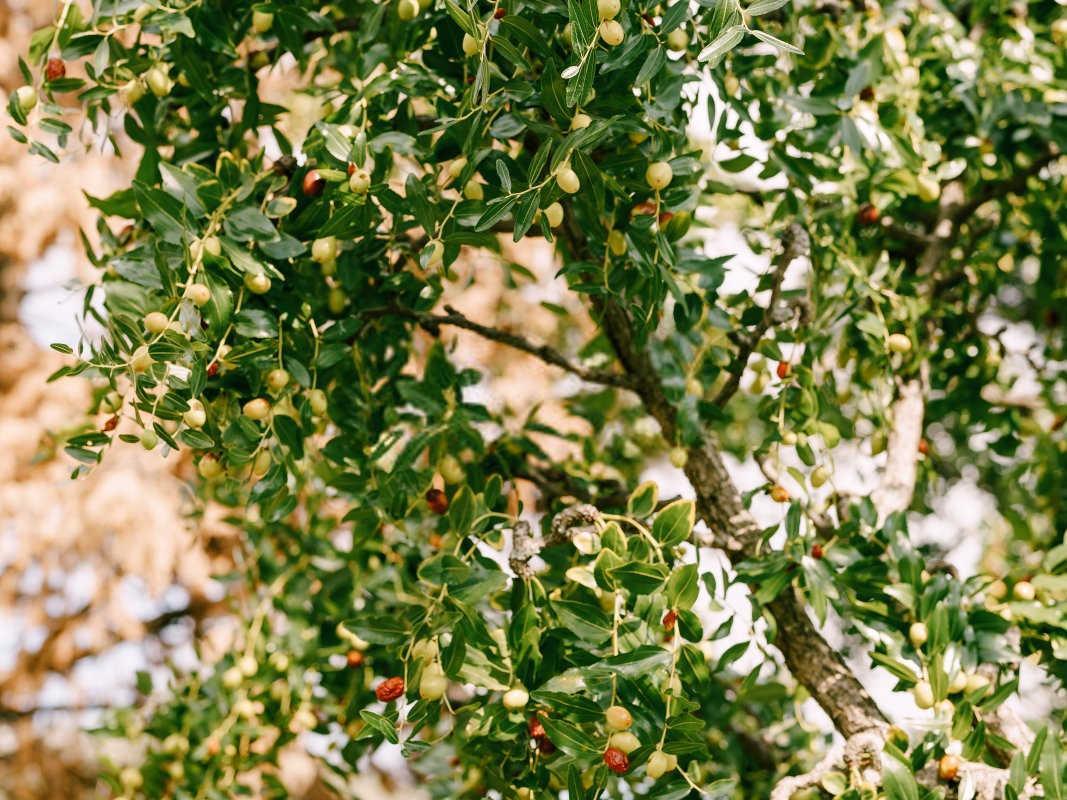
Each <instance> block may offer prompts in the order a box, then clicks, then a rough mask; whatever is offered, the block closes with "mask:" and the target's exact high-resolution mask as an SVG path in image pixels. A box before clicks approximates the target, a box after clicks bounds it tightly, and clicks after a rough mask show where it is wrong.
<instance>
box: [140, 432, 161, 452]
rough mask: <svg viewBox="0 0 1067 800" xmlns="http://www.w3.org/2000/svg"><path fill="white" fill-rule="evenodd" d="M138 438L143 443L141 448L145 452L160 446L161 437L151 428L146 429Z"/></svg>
mask: <svg viewBox="0 0 1067 800" xmlns="http://www.w3.org/2000/svg"><path fill="white" fill-rule="evenodd" d="M138 438H139V439H140V441H141V447H143V448H144V449H145V450H154V449H155V448H156V445H157V444H159V436H158V434H156V432H155V431H154V430H152V429H151V428H145V429H144V430H143V431H141V435H140V436H139V437H138Z"/></svg>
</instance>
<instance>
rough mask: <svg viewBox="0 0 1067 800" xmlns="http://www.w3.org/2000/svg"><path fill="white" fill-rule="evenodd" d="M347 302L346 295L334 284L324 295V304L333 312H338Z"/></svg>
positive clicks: (342, 309) (343, 308)
mask: <svg viewBox="0 0 1067 800" xmlns="http://www.w3.org/2000/svg"><path fill="white" fill-rule="evenodd" d="M347 304H348V295H347V294H345V290H344V289H342V288H341V287H340V286H334V287H332V288H331V289H330V292H329V294H327V295H326V305H327V307H328V308H329V309H330V312H331V313H333V314H340V313H341V312H342V311H344V310H345V306H346V305H347Z"/></svg>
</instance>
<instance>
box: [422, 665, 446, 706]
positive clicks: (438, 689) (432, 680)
mask: <svg viewBox="0 0 1067 800" xmlns="http://www.w3.org/2000/svg"><path fill="white" fill-rule="evenodd" d="M435 668H436V669H435ZM447 689H448V678H446V677H445V674H444V672H443V671H442V670H441V665H440V664H436V663H435V664H430V665H429V666H427V667H426V669H425V670H423V673H422V677H421V678H420V679H419V697H421V698H422V699H423V700H429V701H434V700H440V699H441V698H442V697H444V696H445V691H446V690H447Z"/></svg>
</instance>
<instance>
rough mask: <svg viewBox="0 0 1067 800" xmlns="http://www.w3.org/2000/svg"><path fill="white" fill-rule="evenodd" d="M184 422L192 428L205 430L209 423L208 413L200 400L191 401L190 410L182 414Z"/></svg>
mask: <svg viewBox="0 0 1067 800" xmlns="http://www.w3.org/2000/svg"><path fill="white" fill-rule="evenodd" d="M182 421H183V422H185V424H186V425H188V426H189V427H190V428H203V427H204V423H206V422H207V412H206V411H205V410H204V404H203V403H201V402H200V401H199V400H190V401H189V410H188V411H186V412H185V413H184V414H182Z"/></svg>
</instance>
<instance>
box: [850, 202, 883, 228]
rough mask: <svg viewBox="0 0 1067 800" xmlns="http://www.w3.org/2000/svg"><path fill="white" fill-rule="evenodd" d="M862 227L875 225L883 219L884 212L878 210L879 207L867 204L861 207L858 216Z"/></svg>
mask: <svg viewBox="0 0 1067 800" xmlns="http://www.w3.org/2000/svg"><path fill="white" fill-rule="evenodd" d="M856 217H857V219H858V220H859V222H860V224H861V225H874V224H875V223H876V222H878V220H879V219H881V217H882V212H881V211H879V210H878V207H877V206H873V205H871V204H870V203H867V204H866V205H864V206H861V207H860V210H859V213H858V214H857V215H856Z"/></svg>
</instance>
